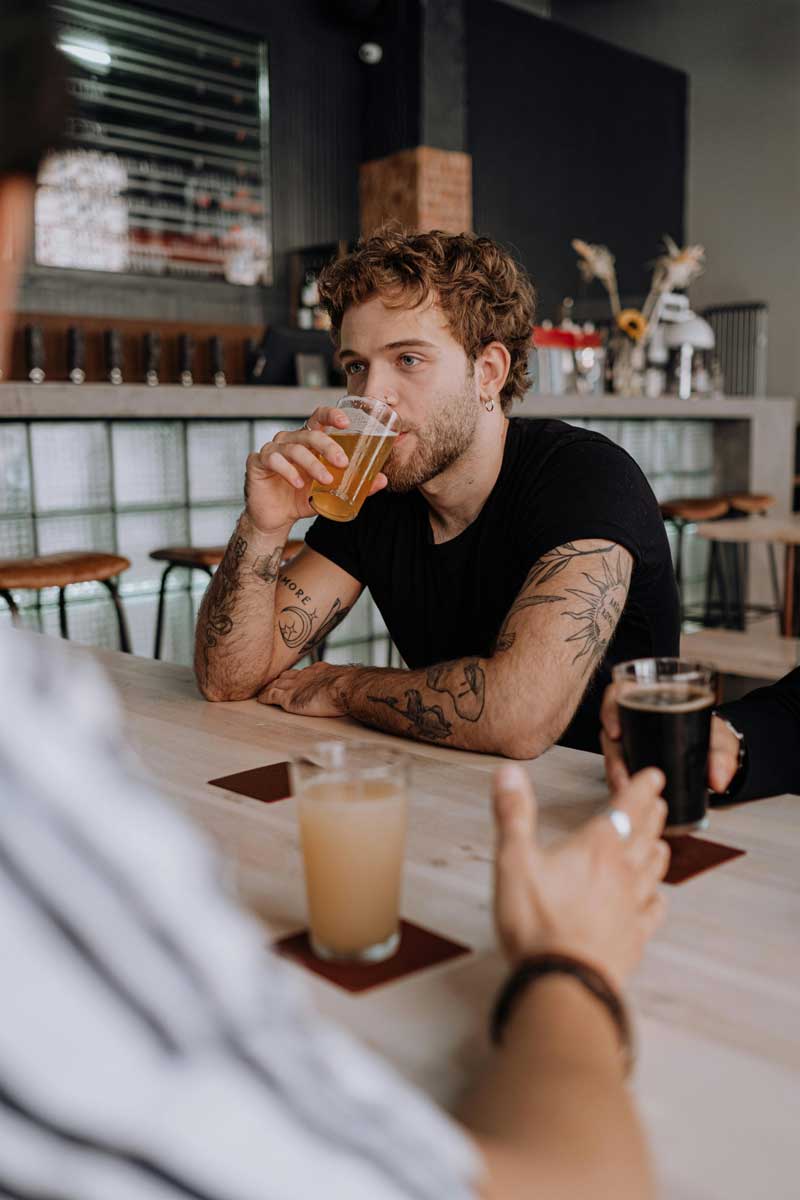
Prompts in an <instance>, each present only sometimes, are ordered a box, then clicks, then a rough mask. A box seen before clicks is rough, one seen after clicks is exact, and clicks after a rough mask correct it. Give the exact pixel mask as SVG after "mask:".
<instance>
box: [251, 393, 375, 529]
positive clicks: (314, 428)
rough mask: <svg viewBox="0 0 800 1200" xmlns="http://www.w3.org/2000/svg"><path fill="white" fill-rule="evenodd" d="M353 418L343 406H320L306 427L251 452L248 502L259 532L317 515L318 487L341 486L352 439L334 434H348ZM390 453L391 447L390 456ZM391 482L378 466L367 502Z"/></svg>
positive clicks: (365, 491) (365, 489)
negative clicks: (314, 497)
mask: <svg viewBox="0 0 800 1200" xmlns="http://www.w3.org/2000/svg"><path fill="white" fill-rule="evenodd" d="M350 418H351V414H350V413H348V412H347V411H346V410H345V409H343V408H340V407H339V406H337V407H335V408H332V407H329V406H323V407H320V408H317V409H315V410H314V412H313V413H312V415H311V416H310V417H309V418H308V420H307V421H306V423H305V425H304V426H303V427H302V428H301V429H286V430H282V431H281V432H280V433H278V434H276V435H275V437H274V439H273V440H272V441H271V442H267V443H266V445H264V446H262V447H261V449H260V450H258V451H257V452H255V453H253V454H250V455H248V458H247V471H246V475H245V502H246V505H247V515H248V517H249V518H250V520H251V521H252V523H253V525H255V527H256V528H257V529H258V530H260V531H261V532H262V533H273V532H276V531H284V532H285V530H286V529H287V528H291V526H292V525H293V524H294V523H295V521H298V520H300V519H301V518H303V517H313V516H314V515H315V508H314V507H312V505H311V504H310V503H309V498H310V495H311V493H312V489H314V488H316V487H318V486H319V487H322V488H326V487H331V486H333V487H336V482H337V479H339V478H341V476H342V475H343V474H346V473H347V470H348V467H349V458H348V454H347V452H346V443H345V442H344V441H343V442H341V443H340V442H338V441H337V440H336V439H335V438H334V437H333V436H331V434H338V435H339V437H341V438H343V439H344V438H347V437H348V435H350V432H351V431H350ZM391 441H393V439H391V440H390V445H389V449H391ZM387 455H388V449H387V452H386V455H384V459H385V458H386V456H387ZM380 465H381V466H382V465H383V460H382V461H381V463H380ZM385 486H386V476H385V475H382V474H381V473H380V471H379V470H378V468H376V469H375V471H373V472H372V474H371V475H370V482H369V484H368V486H366V487H363V488H362V489H361V490H362V492H363V495H362V496H361V497H360V499H361V501H362V502H363V499H364V497H365V496H367V495H370V496H371V495H373V494H374V493H375V492H379V491H380V490H381V489H382V488H384V487H385Z"/></svg>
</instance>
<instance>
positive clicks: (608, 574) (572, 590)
mask: <svg viewBox="0 0 800 1200" xmlns="http://www.w3.org/2000/svg"><path fill="white" fill-rule="evenodd" d="M630 572H631V556H630V554H629V553H628V551H627V550H625V549H623V548H622V547H621V546H618V545H616V544H615V543H608V542H601V541H588V540H585V541H578V542H574V543H573V542H568V543H566V544H565V545H564V546H559V547H557V548H556V549H554V550H552V551H549V552H548V553H547V554H545V555H543V556H542V558H540V559H539V560H538V562H536V563H535V564H534V566H533V568H532V569H531V571H530V572H529V574H528V577H527V579H526V580H525V583H524V584H523V586H522V589H521V590H520V593H519V595H518V596H517V599H516V600H515V602H514V604H513V606H512V608H511V610H510V611H509V613H508V616H507V617H506V619H505V621H504V623H503V626H502V628H501V630H500V632H499V634H498V638H497V644H496V646H495V650H494V653H493V654H492V656H491V657H489V658H465V659H458V660H456V661H455V662H449V663H441V664H437V665H435V666H432V667H428V668H426V669H424V670H419V671H396V670H383V669H380V668H361V667H337V666H332V665H329V664H318V665H316V666H313V667H308V668H307V669H306V670H305V671H291V672H288V673H287V674H284V675H282V676H280V677H279V678H278V679H276V680H274V681H273V683H272V684H271V685H270V686H269V687H268V688H266V689H265V691H264V692H263V693H262V694H261V696H259V699H260V700H262V702H264V703H267V704H278V705H280V706H281V707H282V708H284V709H286V710H287V711H289V712H297V713H306V714H307V715H310V716H312V715H313V716H334V715H345V714H347V715H349V716H352V717H355V718H357V719H358V720H359V721H363V722H364V724H366V725H373V726H376V727H377V728H379V729H385V730H387V731H389V732H391V733H399V734H402V735H404V736H406V737H412V738H417V739H418V740H420V741H428V742H439V743H441V744H442V745H446V746H458V747H461V748H463V749H467V750H482V751H485V752H487V753H492V754H504V755H507V756H509V757H512V758H535V757H536V756H537V755H538V754H541V753H543V752H544V751H545V750H546V749H547V748H548V747H549V746H551V745H552V744H553V742H554V741H556V739H557V738H558V737H559V736H560V735H561V733H562V732H563V731H564V729H565V728H566V726H567V725H568V724H569V721H570V719H571V718H572V716H573V714H574V712H575V710H576V708H577V707H578V704H579V703H580V700H581V697H582V695H583V693H584V691H585V689H586V686H587V684H588V683H589V680H590V679H591V677H592V673H593V671H594V669H595V667H596V666H597V665H598V664H599V663H600V662H601V660H602V658H603V656H604V655H605V652H606V648H607V646H608V644H609V642H610V640H611V637H612V636H613V633H614V630H615V628H616V625H617V622H618V620H619V618H620V616H621V615H622V610H623V608H624V607H625V601H626V598H627V594H628V584H629V581H630Z"/></svg>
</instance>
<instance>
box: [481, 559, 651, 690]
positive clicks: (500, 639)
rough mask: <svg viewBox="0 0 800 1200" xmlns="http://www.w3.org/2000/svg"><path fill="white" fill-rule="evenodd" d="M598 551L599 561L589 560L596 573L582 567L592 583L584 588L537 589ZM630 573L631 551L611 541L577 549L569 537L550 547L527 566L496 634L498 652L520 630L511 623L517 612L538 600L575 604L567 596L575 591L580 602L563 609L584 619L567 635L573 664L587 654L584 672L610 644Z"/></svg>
mask: <svg viewBox="0 0 800 1200" xmlns="http://www.w3.org/2000/svg"><path fill="white" fill-rule="evenodd" d="M594 556H597V562H596V563H594V564H591V566H592V567H593V568H594V572H595V573H594V574H593V573H592V571H591V570H589V571H583V572H581V574H582V575H583V578H584V579H585V580H586V583H587V585H588V586H587V587H586V588H574V587H568V588H562V589H561V590H562V591H563V593H564V594H563V595H552V594H542V593H541V592H535V591H534V590H533V589H535V588H537V587H540V586H542V585H543V584H547V583H549V582H550V581H551V580H552V579H555V578H556V577H557V576H558V575H560V574H561V572H562V571H564V570H565V569H566V568H567V567H568V566H569V565H570V563H573V562H575V561H576V560H577V559H579V558H585V559H591V558H593V557H594ZM587 565H590V564H588V563H587ZM630 573H631V568H630V559H629V557H628V555H627V554H626V553H625V551H623V550H621V549H620V547H619V546H617V545H615V544H614V543H613V542H612V543H611V544H609V545H607V546H597V547H594V548H593V549H589V550H579V549H577V548H576V547H575V545H574V544H573V543H572V542H566V543H565V544H564V545H563V546H558V547H556V549H555V550H550V551H548V553H547V554H543V555H542V557H541V558H540V559H538V560H537V562H535V563H534V565H533V567H531V569H530V571H529V572H528V575H527V578H526V579H525V582H524V584H523V585H522V588H521V590H520V594H519V595H518V597H517V599H516V600H515V601H514V604H513V605H512V607H511V609H510V611H509V613H508V616H507V617H506V619H505V621H504V622H503V624H502V626H501V628H500V632H499V633H498V635H497V642H496V643H495V648H494V649H495V654H499V653H503V652H504V651H506V650H510V649H511V647H512V646H513V645H514V641H515V639H516V633H515V632H514V631H513V630H511V629H510V628H509V626H510V624H511V622H512V621H513V619H514V617H515V616H516V615H517V613H519V612H521V611H522V610H523V609H524V608H529V607H531V606H533V605H538V604H559V603H561V604H571V601H570V600H569V597H570V596H572V597H574V598H575V599H576V600H577V601H579V604H580V607H579V608H577V609H575V610H570V609H565V610H564V611H563V612H562V614H561V615H562V616H564V617H566V618H568V619H569V620H571V621H578V622H580V624H581V627H580V629H576V630H574V631H573V632H572V633H571V634H570V636H569V637H565V638H564V641H565V643H572V644H573V645H575V646H576V647H577V653H576V654H575V656H574V658H573V659H572V663H573V665H574V664H575V663H577V662H579V661H580V660H581V659H585V663H584V667H583V673H584V674H586V673H587V672H588V671H589V670H591V669H592V668H593V667H594V666H596V664H597V663H599V662H600V661H601V660H602V658H603V657H604V655H605V653H606V650H607V649H608V645H609V643H610V641H611V638H612V636H613V633H614V630H615V629H616V626H617V622H618V621H619V618H620V617H621V615H622V611H623V609H624V607H625V599H626V596H627V591H628V583H629V581H630ZM590 589H591V590H590Z"/></svg>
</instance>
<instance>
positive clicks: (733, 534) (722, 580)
mask: <svg viewBox="0 0 800 1200" xmlns="http://www.w3.org/2000/svg"><path fill="white" fill-rule="evenodd" d="M697 534H698V536H699V537H702V538H706V539H707V540H708V541H710V542H711V558H710V560H709V578H710V581H711V582H712V583H716V585H717V588H718V590H719V595H720V601H721V606H722V611H723V615H724V619H725V621H726V624H727V627H728V628H734V629H743V628H744V626H745V616H746V614H747V613H748V612H751V613H752V612H755V613H772V612H774V613H776V614H777V617H778V628H779V631H780V632H781V633H782V634H783V636H784V637H791V636H792V631H793V629H794V624H795V612H794V577H795V559H796V547H797V546H798V545H800V516H797V515H794V516H788V517H769V516H766V515H762V516H757V515H748V516H744V517H734V518H730V519H729V520H726V521H716V522H711V523H709V524H701V525H698V527H697ZM755 542H763V543H765V544H766V546H767V553H768V557H769V564H770V576H771V581H772V594H773V600H774V607H765V606H764V605H753V604H750V605H748V604H745V603H744V602H743V601H742V599H741V595H742V591H743V580H744V570H743V563H744V557H745V553H744V552H745V551H746V549H747V547H749V546H751V545H753V543H755ZM775 543H778V544H782V545H783V546H784V547H785V558H786V563H785V566H786V574H785V579H784V594H783V598H782V599H781V595H780V588H779V585H778V570H777V565H776V562H775ZM725 544H727V545H730V546H732V547H733V549H734V559H733V562H734V572H735V578H734V580H733V583H734V588H735V590H736V601H735V603H734V604H733V605H731V604H730V603H729V591H728V579H727V577H726V571H725V565H724V560H723V556H722V554H721V553H720V551H721V549H722V547H723V545H725ZM736 576H738V578H736Z"/></svg>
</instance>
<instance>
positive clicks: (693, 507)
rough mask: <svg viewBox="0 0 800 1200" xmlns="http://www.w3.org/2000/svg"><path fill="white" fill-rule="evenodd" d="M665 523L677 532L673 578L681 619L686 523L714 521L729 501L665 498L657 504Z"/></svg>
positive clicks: (725, 510) (700, 497) (692, 497)
mask: <svg viewBox="0 0 800 1200" xmlns="http://www.w3.org/2000/svg"><path fill="white" fill-rule="evenodd" d="M658 507H659V508H660V510H661V516H662V517H663V518H664V522H665V524H671V525H672V526H673V527H674V528H675V531H676V534H677V545H676V549H675V578H676V580H677V583H678V595H679V597H680V604H681V620H683V618H684V613H685V607H686V606H685V604H684V600H683V553H684V533H685V531H686V527H687V525H696V524H697V523H698V521H716V520H718V519H719V518H720V517H724V516H726V515H727V513H728V512H729V511H730V501H729V500H728V498H727V496H679V497H678V498H677V499H675V500H665V501H663V502H662V503H661V504H659V506H658Z"/></svg>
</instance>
